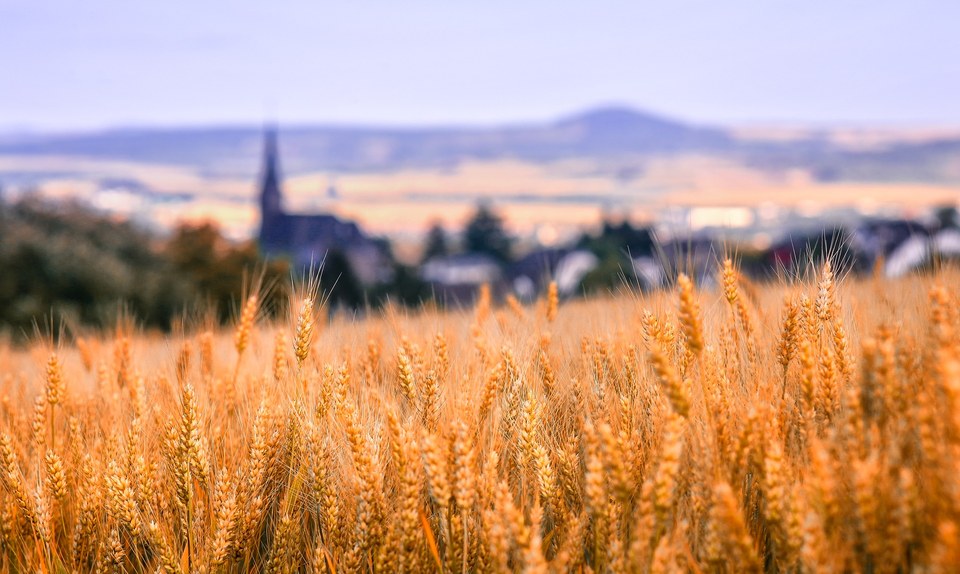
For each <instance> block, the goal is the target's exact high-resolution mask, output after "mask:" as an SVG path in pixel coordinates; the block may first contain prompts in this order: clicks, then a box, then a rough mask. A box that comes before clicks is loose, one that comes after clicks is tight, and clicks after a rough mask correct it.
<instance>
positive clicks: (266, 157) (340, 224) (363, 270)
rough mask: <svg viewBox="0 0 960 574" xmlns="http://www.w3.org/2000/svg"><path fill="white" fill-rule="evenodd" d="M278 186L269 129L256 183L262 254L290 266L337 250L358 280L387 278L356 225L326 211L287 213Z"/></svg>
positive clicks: (378, 251) (381, 256)
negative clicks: (282, 259) (289, 262)
mask: <svg viewBox="0 0 960 574" xmlns="http://www.w3.org/2000/svg"><path fill="white" fill-rule="evenodd" d="M280 186H281V178H280V166H279V157H278V151H277V134H276V131H275V130H273V129H268V130H267V131H266V133H265V136H264V153H263V172H262V174H261V181H260V249H261V250H262V251H263V253H264V255H267V256H287V257H290V258H291V260H292V261H293V263H294V265H297V266H307V265H310V264H312V263H313V264H319V263H320V262H321V261H322V260H323V258H324V257H325V256H326V254H327V253H328V252H331V251H340V252H341V253H343V255H344V256H345V257H346V258H347V261H348V262H349V263H350V267H351V269H352V270H353V272H354V274H355V275H356V276H357V278H358V279H359V280H360V281H361V282H362V283H364V284H367V285H369V284H373V283H377V282H378V281H382V280H384V279H386V278H387V277H385V274H387V273H389V267H388V266H387V257H386V254H385V253H384V252H383V249H382V248H381V246H380V245H379V244H378V243H377V242H376V241H374V240H373V239H371V238H370V237H368V236H367V235H366V234H365V233H364V232H363V231H362V230H361V229H360V227H358V226H357V224H356V223H354V222H352V221H345V220H342V219H340V218H338V217H336V216H335V215H331V214H329V213H321V214H310V215H305V214H293V213H287V212H285V211H284V209H283V192H282V190H281V188H280Z"/></svg>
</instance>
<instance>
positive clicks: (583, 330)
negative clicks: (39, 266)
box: [0, 261, 960, 573]
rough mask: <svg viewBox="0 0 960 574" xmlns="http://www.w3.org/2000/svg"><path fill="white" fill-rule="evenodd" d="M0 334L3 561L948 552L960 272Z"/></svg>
mask: <svg viewBox="0 0 960 574" xmlns="http://www.w3.org/2000/svg"><path fill="white" fill-rule="evenodd" d="M719 267H720V268H719V269H718V272H717V278H718V281H717V283H718V284H717V285H716V286H714V287H706V288H703V289H700V288H697V287H695V286H694V285H693V283H692V282H691V281H690V280H689V279H688V278H687V277H685V276H683V275H681V276H680V277H679V278H678V280H677V281H676V285H675V286H674V287H673V288H672V289H671V290H665V291H661V292H657V293H652V294H649V295H642V296H641V295H637V294H631V293H622V294H618V295H611V296H610V297H607V298H600V299H593V300H586V301H583V300H578V301H570V302H566V301H564V302H560V301H558V300H557V298H556V291H555V289H554V290H552V291H551V293H548V294H547V295H545V296H544V298H543V299H542V300H541V301H538V302H537V303H536V304H531V305H526V306H524V305H521V304H520V303H518V302H517V301H516V300H513V299H508V300H507V301H506V302H505V303H504V304H503V305H498V304H494V303H492V302H491V300H490V297H489V292H488V291H485V292H482V295H481V297H480V299H479V301H478V302H477V304H476V305H475V307H474V308H471V309H462V310H453V311H438V310H433V309H426V310H423V311H418V312H412V311H404V310H400V309H391V308H387V309H386V310H385V311H384V312H382V313H380V314H378V315H376V316H371V317H368V318H365V319H362V320H361V319H354V318H346V317H340V316H334V318H333V319H329V320H328V318H327V314H326V313H325V311H324V309H323V306H322V294H316V293H312V292H310V290H309V289H307V290H305V291H301V292H299V293H298V295H297V296H295V297H294V298H293V299H292V300H291V301H290V304H289V307H290V309H289V312H288V313H286V314H287V315H289V320H286V321H281V322H273V321H268V320H267V319H265V318H263V317H265V316H266V314H265V313H261V312H260V309H259V304H258V302H259V301H260V300H261V299H263V297H258V296H257V295H256V294H255V295H252V296H251V297H250V298H249V299H247V301H246V302H245V303H244V304H243V306H242V308H241V311H240V312H239V313H238V317H237V320H236V324H235V326H234V327H233V328H232V329H229V330H225V331H222V330H213V331H210V330H205V329H203V328H198V329H195V330H191V329H186V330H184V331H183V332H182V333H181V334H176V335H169V336H163V335H157V334H152V333H142V332H139V331H137V330H136V329H135V328H133V327H130V326H120V327H118V328H117V329H116V331H115V332H113V333H103V334H86V335H85V336H83V337H79V336H78V337H71V338H70V340H69V341H68V340H67V338H66V337H64V338H63V342H62V343H61V344H59V345H53V344H51V343H50V342H49V339H43V338H40V339H39V340H38V341H36V342H35V343H34V344H33V345H31V346H29V347H27V348H14V347H7V346H0V401H2V403H0V572H2V573H13V572H50V573H54V572H167V573H190V572H206V573H213V572H308V573H309V572H325V573H326V572H382V573H388V572H446V573H454V572H529V573H538V572H597V573H600V572H631V573H640V572H728V573H734V572H804V573H806V572H875V573H881V572H954V571H956V568H957V565H958V564H960V338H958V337H960V335H958V329H960V291H958V289H957V285H958V284H960V283H958V279H960V273H957V272H955V271H952V270H949V269H943V270H938V271H935V272H931V273H929V274H927V275H922V276H913V277H908V278H904V279H899V280H896V281H886V280H882V279H878V278H869V277H868V278H861V279H852V278H851V279H842V278H841V275H842V273H839V272H836V273H835V272H834V270H832V269H831V268H830V266H829V265H828V264H827V265H823V266H818V268H816V269H812V270H811V273H810V278H808V279H807V280H796V281H787V280H781V281H779V282H777V283H774V284H771V285H757V284H752V283H750V282H748V281H747V280H745V279H742V278H741V277H740V276H739V274H738V272H737V269H736V267H735V265H734V264H733V263H731V262H730V261H725V262H724V263H723V264H722V265H720V266H719Z"/></svg>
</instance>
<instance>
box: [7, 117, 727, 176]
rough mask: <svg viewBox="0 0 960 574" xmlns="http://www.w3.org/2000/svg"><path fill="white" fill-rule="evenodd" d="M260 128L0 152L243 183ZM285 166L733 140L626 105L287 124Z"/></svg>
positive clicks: (24, 144) (39, 142)
mask: <svg viewBox="0 0 960 574" xmlns="http://www.w3.org/2000/svg"><path fill="white" fill-rule="evenodd" d="M262 134H263V130H262V128H261V127H259V126H236V127H212V128H162V129H160V128H158V129H147V128H143V129H117V130H109V131H103V132H93V133H81V134H60V135H56V134H53V135H46V136H36V135H35V136H32V137H29V138H21V139H19V140H12V141H11V140H9V139H8V141H6V142H5V143H0V154H18V155H44V156H50V155H60V156H79V157H88V158H97V159H112V160H120V161H132V162H149V163H158V164H172V165H191V166H197V165H199V166H204V168H205V169H206V170H208V171H209V172H211V173H214V174H217V175H237V176H248V175H250V174H251V173H252V172H251V170H252V169H255V168H256V167H257V165H258V162H257V158H258V156H259V153H260V147H261V139H262ZM282 139H283V142H282V143H283V147H284V150H283V151H284V161H285V164H286V165H287V167H288V168H289V169H290V170H292V171H311V170H338V171H368V170H391V169H398V168H405V167H442V166H445V165H450V164H454V163H457V162H460V161H463V160H468V159H479V160H491V159H502V158H510V159H517V160H522V161H531V162H541V161H549V160H556V159H562V158H568V157H601V156H603V157H607V156H618V155H633V154H651V153H677V152H690V151H704V152H717V151H722V150H726V149H730V148H731V147H732V146H733V145H734V140H733V139H732V138H731V137H730V136H729V135H727V133H726V132H725V131H724V130H722V129H718V128H710V127H699V126H691V125H688V124H685V123H683V122H680V121H676V120H672V119H667V118H663V117H660V116H656V115H652V114H647V113H641V112H637V111H634V110H630V109H626V108H601V109H597V110H592V111H589V112H585V113H581V114H576V115H572V116H569V117H566V118H562V119H560V120H558V121H555V122H552V123H547V124H542V125H538V124H528V125H515V126H504V127H493V128H379V127H354V126H284V127H283V130H282Z"/></svg>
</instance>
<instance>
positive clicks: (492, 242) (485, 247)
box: [463, 203, 512, 261]
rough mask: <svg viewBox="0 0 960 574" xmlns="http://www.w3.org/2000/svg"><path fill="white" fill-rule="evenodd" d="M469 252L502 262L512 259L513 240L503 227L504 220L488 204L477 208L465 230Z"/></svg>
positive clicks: (465, 240) (465, 241)
mask: <svg viewBox="0 0 960 574" xmlns="http://www.w3.org/2000/svg"><path fill="white" fill-rule="evenodd" d="M463 235H464V243H465V244H466V248H467V251H469V252H473V253H485V254H487V255H490V256H492V257H494V258H496V259H499V260H500V261H508V260H509V259H510V246H511V243H512V239H511V238H510V236H509V235H507V232H506V230H505V229H504V227H503V220H502V219H501V218H500V216H499V215H498V214H497V213H495V212H494V211H493V210H492V209H490V206H489V205H487V204H483V203H482V204H480V205H479V206H477V211H476V212H475V213H474V214H473V217H471V218H470V221H468V222H467V227H466V229H464V232H463Z"/></svg>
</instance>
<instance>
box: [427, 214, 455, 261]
mask: <svg viewBox="0 0 960 574" xmlns="http://www.w3.org/2000/svg"><path fill="white" fill-rule="evenodd" d="M449 254H450V246H449V245H448V244H447V231H446V230H445V229H444V228H443V224H442V223H440V222H439V221H437V222H434V224H433V225H431V226H430V230H429V231H427V237H426V239H425V240H424V247H423V257H422V258H421V260H422V261H427V260H429V259H433V258H434V257H445V256H447V255H449Z"/></svg>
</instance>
